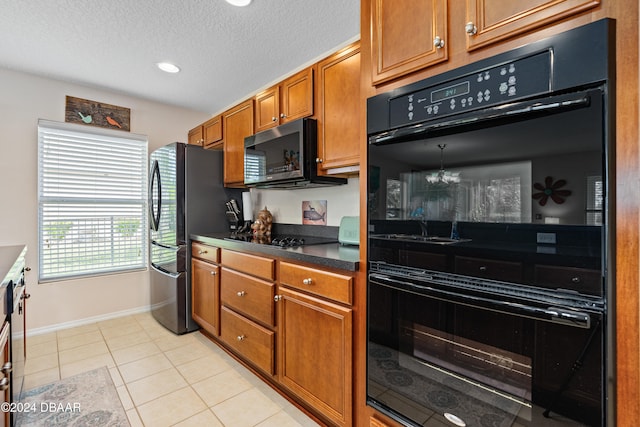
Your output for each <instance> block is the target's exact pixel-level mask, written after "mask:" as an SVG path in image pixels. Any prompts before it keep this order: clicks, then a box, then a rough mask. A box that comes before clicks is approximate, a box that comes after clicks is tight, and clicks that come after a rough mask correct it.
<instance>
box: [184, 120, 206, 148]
mask: <svg viewBox="0 0 640 427" xmlns="http://www.w3.org/2000/svg"><path fill="white" fill-rule="evenodd" d="M187 142H188V143H189V144H191V145H199V146H201V147H202V145H203V144H204V130H203V129H202V125H198V126H196V127H194V128H193V129H191V130H190V131H189V134H188V136H187Z"/></svg>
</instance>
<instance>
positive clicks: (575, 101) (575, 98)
mask: <svg viewBox="0 0 640 427" xmlns="http://www.w3.org/2000/svg"><path fill="white" fill-rule="evenodd" d="M590 96H591V95H590V94H589V93H578V94H568V95H556V96H553V97H549V98H543V99H534V100H526V101H516V102H512V103H509V104H505V105H498V106H492V107H487V108H485V109H481V110H476V111H471V112H469V113H465V114H460V115H455V116H453V117H452V118H447V117H445V118H443V119H442V120H439V121H427V122H423V123H418V124H414V125H410V126H405V127H401V128H399V129H393V130H389V131H386V132H381V133H379V134H376V135H372V136H370V137H369V143H370V144H374V145H379V144H384V143H387V142H389V141H392V140H402V139H404V138H409V139H414V138H418V137H424V136H425V135H427V134H428V133H429V132H432V131H436V130H443V129H449V128H453V127H457V126H466V125H470V124H475V123H482V122H488V121H491V120H498V119H504V118H506V117H518V116H523V115H536V114H537V115H545V114H551V113H552V112H556V111H568V110H574V109H578V108H585V107H588V106H589V105H590V104H591V97H590Z"/></svg>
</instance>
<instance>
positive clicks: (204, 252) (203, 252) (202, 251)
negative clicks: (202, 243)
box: [198, 249, 207, 255]
mask: <svg viewBox="0 0 640 427" xmlns="http://www.w3.org/2000/svg"><path fill="white" fill-rule="evenodd" d="M206 253H207V251H206V250H204V249H200V250H199V251H198V254H200V255H204V254H206Z"/></svg>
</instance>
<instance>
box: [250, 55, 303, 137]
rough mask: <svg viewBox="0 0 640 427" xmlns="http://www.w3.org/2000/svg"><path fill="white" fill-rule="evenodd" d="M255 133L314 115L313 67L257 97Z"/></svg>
mask: <svg viewBox="0 0 640 427" xmlns="http://www.w3.org/2000/svg"><path fill="white" fill-rule="evenodd" d="M255 108H256V111H255V131H256V132H260V131H262V130H265V129H269V128H272V127H274V126H277V125H280V124H283V123H287V122H290V121H292V120H296V119H300V118H302V117H307V116H311V115H312V114H313V67H309V68H306V69H304V70H302V71H300V72H298V73H296V74H294V75H293V76H291V77H289V78H287V79H286V80H284V81H283V82H282V83H280V84H278V85H276V86H273V87H271V88H269V89H266V90H264V91H262V92H260V93H258V94H257V95H256V96H255Z"/></svg>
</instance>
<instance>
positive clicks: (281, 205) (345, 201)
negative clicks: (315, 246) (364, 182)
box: [251, 178, 360, 226]
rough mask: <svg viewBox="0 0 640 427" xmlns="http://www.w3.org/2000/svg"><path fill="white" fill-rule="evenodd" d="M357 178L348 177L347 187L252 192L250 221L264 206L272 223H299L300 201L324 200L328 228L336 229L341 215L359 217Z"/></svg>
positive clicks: (300, 217) (300, 220)
mask: <svg viewBox="0 0 640 427" xmlns="http://www.w3.org/2000/svg"><path fill="white" fill-rule="evenodd" d="M359 182H360V181H359V179H358V178H349V180H348V182H347V184H345V185H337V186H331V187H318V188H310V189H308V190H303V189H299V190H258V189H252V190H251V203H252V205H253V218H255V217H256V214H257V213H258V211H259V210H260V209H262V208H264V207H265V206H266V207H267V209H269V211H270V212H271V214H272V215H273V221H274V222H277V223H284V224H302V202H303V201H311V200H326V201H327V225H332V226H338V225H340V219H341V218H342V217H343V216H358V215H360V203H359V197H360V196H359V194H360V188H359V185H360V184H359Z"/></svg>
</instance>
